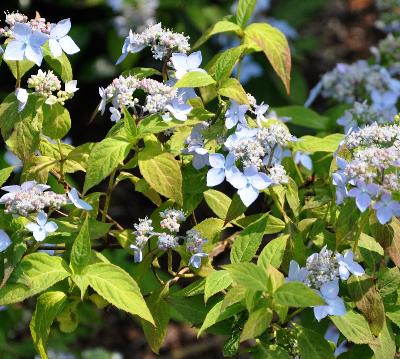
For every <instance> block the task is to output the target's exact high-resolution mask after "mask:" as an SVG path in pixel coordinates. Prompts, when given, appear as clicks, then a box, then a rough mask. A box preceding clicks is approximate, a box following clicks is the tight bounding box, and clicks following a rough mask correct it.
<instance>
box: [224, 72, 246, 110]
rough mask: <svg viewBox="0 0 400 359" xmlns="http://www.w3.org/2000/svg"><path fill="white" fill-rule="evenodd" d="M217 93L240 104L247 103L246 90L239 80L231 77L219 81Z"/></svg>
mask: <svg viewBox="0 0 400 359" xmlns="http://www.w3.org/2000/svg"><path fill="white" fill-rule="evenodd" d="M218 93H219V94H220V95H221V96H225V97H228V98H230V99H232V100H235V101H236V102H238V103H240V104H245V105H248V104H249V98H248V97H247V94H246V91H245V90H244V88H243V87H242V85H241V84H240V82H239V81H238V80H236V79H234V78H232V77H231V78H229V79H226V80H225V81H223V82H222V83H221V85H220V86H219V88H218Z"/></svg>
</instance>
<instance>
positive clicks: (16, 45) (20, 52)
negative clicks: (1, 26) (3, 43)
mask: <svg viewBox="0 0 400 359" xmlns="http://www.w3.org/2000/svg"><path fill="white" fill-rule="evenodd" d="M25 48H26V45H25V44H24V43H23V42H21V41H18V40H14V41H11V42H10V43H8V45H7V47H6V50H5V51H4V55H3V58H4V60H12V61H21V60H23V59H24V54H25Z"/></svg>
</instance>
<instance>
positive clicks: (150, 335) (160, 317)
mask: <svg viewBox="0 0 400 359" xmlns="http://www.w3.org/2000/svg"><path fill="white" fill-rule="evenodd" d="M147 305H148V306H149V309H150V311H151V314H152V316H153V318H154V320H155V323H156V324H155V325H153V324H151V323H149V322H148V321H145V320H142V326H143V331H144V335H145V336H146V339H147V343H148V344H149V345H150V348H151V350H152V351H153V352H154V353H156V354H158V353H159V350H160V347H161V345H162V344H163V342H164V338H165V336H166V334H167V328H168V322H169V319H170V313H169V306H168V304H167V303H166V302H165V300H164V298H163V293H162V292H161V293H160V292H159V291H155V292H154V293H153V294H152V295H150V297H149V299H148V301H147Z"/></svg>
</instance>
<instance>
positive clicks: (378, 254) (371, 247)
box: [358, 233, 384, 268]
mask: <svg viewBox="0 0 400 359" xmlns="http://www.w3.org/2000/svg"><path fill="white" fill-rule="evenodd" d="M358 249H359V251H360V253H361V255H362V257H363V260H364V262H365V263H367V265H368V267H370V268H375V267H376V266H377V265H378V264H379V263H380V261H381V259H382V257H383V255H384V251H383V248H382V247H381V245H380V244H379V243H378V242H377V241H376V240H375V238H373V237H370V236H368V235H366V234H364V233H361V235H360V240H359V242H358Z"/></svg>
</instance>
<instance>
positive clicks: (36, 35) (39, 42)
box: [29, 31, 49, 47]
mask: <svg viewBox="0 0 400 359" xmlns="http://www.w3.org/2000/svg"><path fill="white" fill-rule="evenodd" d="M48 39H49V37H48V36H47V35H46V34H43V33H42V32H40V31H35V32H33V34H32V36H31V37H30V38H29V45H31V46H32V47H41V46H43V45H44V44H45V43H46V41H47V40H48Z"/></svg>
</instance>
